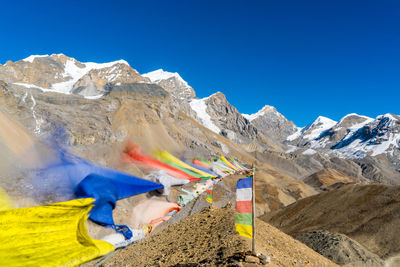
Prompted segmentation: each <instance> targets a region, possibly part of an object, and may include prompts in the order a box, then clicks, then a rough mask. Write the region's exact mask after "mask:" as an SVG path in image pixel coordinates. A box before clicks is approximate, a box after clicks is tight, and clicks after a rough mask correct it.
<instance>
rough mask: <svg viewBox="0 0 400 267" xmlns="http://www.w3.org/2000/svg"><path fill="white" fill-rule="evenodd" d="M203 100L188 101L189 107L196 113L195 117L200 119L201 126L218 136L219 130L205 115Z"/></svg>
mask: <svg viewBox="0 0 400 267" xmlns="http://www.w3.org/2000/svg"><path fill="white" fill-rule="evenodd" d="M206 99H207V98H203V99H193V100H192V101H190V107H191V108H192V109H193V111H194V112H196V114H197V117H198V118H199V119H200V122H201V124H203V125H204V126H205V127H207V128H208V129H210V130H211V131H213V132H215V133H217V134H219V133H220V132H221V130H220V129H219V128H218V127H217V126H216V125H215V124H214V123H213V122H212V120H211V117H210V115H208V113H207V105H206V102H205V100H206Z"/></svg>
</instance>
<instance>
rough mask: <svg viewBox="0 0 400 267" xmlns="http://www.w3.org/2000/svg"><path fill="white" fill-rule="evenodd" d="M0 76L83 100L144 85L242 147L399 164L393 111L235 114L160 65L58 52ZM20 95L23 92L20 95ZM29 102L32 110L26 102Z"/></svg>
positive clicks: (5, 68)
mask: <svg viewBox="0 0 400 267" xmlns="http://www.w3.org/2000/svg"><path fill="white" fill-rule="evenodd" d="M0 80H3V81H4V82H6V83H7V84H8V85H10V86H11V87H15V88H20V89H21V90H26V92H28V91H29V90H38V91H40V92H53V93H61V94H65V95H76V96H82V97H84V98H87V99H100V98H103V97H106V96H107V95H109V94H112V93H113V92H123V91H124V92H130V91H135V92H141V91H146V90H147V91H148V92H150V91H151V92H152V94H153V95H154V96H156V95H159V96H161V95H169V96H170V97H171V101H172V103H175V105H176V106H177V108H178V109H179V110H181V111H182V112H184V113H185V114H187V115H188V116H190V117H192V118H194V119H195V120H197V121H198V122H199V123H200V124H201V125H203V126H204V127H205V128H207V129H209V130H210V131H212V132H214V133H215V134H219V135H221V136H224V137H226V138H228V139H229V140H231V141H233V142H234V143H237V144H241V145H243V147H245V148H246V150H247V151H249V152H255V151H258V152H264V151H266V150H271V151H277V152H280V153H286V154H295V155H306V156H307V155H308V156H313V155H316V154H318V153H319V154H321V155H325V156H328V157H339V158H344V159H350V160H360V159H364V158H378V159H379V161H381V158H382V157H385V160H388V161H390V162H391V163H392V164H393V166H394V168H395V169H397V170H400V117H399V116H398V115H394V114H385V115H380V116H378V117H377V118H375V119H373V118H369V117H366V116H361V115H357V114H349V115H347V116H345V117H343V118H342V119H341V120H340V121H339V122H336V121H333V120H331V119H329V118H326V117H322V116H320V117H318V118H317V119H316V120H315V121H314V122H312V123H311V124H309V125H307V126H306V127H303V128H298V127H296V125H295V124H294V123H293V122H291V121H289V120H288V119H287V118H285V117H284V116H283V115H282V114H281V113H279V112H278V111H277V110H276V108H275V107H272V106H268V105H267V106H265V107H263V108H262V109H261V110H260V111H258V112H257V113H255V114H251V115H248V114H241V113H240V112H239V111H238V110H237V109H236V108H235V107H234V106H232V105H231V104H230V103H229V102H228V101H227V99H226V97H225V95H224V94H223V93H221V92H217V93H215V94H213V95H211V96H209V97H206V98H202V99H199V98H197V97H196V94H195V91H194V89H193V88H192V87H191V86H190V85H189V84H188V83H187V82H186V81H185V80H184V79H183V78H182V77H181V76H180V75H179V74H178V73H173V72H168V71H164V70H162V69H159V70H155V71H152V72H149V73H146V74H140V73H139V72H138V71H136V70H135V69H133V68H132V67H131V66H130V65H129V64H128V63H127V62H126V61H124V60H118V61H114V62H109V63H91V62H86V63H84V62H79V61H78V60H76V59H74V58H71V57H68V56H66V55H64V54H53V55H34V56H29V57H28V58H25V59H23V60H19V61H16V62H11V61H8V62H7V63H6V64H4V65H0ZM26 97H27V94H26V95H25V97H23V100H24V101H25V100H26ZM30 108H31V109H32V112H34V108H33V106H32V105H30ZM34 115H35V116H34V117H35V118H36V117H37V116H36V114H34ZM36 119H37V118H36ZM36 132H37V131H36ZM382 168H383V167H382ZM398 174H399V173H398ZM399 176H400V175H399ZM399 181H400V178H399Z"/></svg>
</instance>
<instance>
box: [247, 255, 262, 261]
mask: <svg viewBox="0 0 400 267" xmlns="http://www.w3.org/2000/svg"><path fill="white" fill-rule="evenodd" d="M244 261H245V262H247V263H260V259H259V258H258V257H256V256H251V255H247V256H246V258H245V260H244Z"/></svg>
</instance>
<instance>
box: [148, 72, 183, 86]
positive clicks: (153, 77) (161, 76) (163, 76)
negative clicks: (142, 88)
mask: <svg viewBox="0 0 400 267" xmlns="http://www.w3.org/2000/svg"><path fill="white" fill-rule="evenodd" d="M142 76H143V77H146V78H149V79H150V81H151V82H153V83H157V82H159V81H162V80H168V79H170V78H175V79H177V80H178V81H180V82H181V83H182V84H183V85H184V86H186V87H190V86H189V85H188V83H187V82H186V81H185V80H184V79H182V77H181V76H180V75H179V73H177V72H168V71H164V70H163V69H158V70H155V71H151V72H148V73H145V74H142Z"/></svg>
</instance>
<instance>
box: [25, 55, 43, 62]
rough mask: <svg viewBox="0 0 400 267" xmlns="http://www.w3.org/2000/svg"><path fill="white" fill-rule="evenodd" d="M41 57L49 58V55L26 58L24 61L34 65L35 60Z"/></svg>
mask: <svg viewBox="0 0 400 267" xmlns="http://www.w3.org/2000/svg"><path fill="white" fill-rule="evenodd" d="M40 57H49V55H31V56H29V57H27V58H24V59H23V60H22V61H25V62H30V63H33V60H35V58H40Z"/></svg>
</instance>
